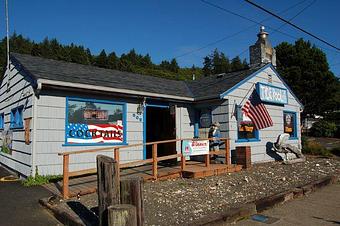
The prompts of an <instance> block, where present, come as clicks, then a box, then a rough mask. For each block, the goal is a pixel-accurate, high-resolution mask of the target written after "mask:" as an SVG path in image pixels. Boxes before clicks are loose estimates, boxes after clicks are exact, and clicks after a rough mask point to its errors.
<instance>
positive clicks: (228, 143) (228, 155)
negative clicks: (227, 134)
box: [225, 138, 231, 165]
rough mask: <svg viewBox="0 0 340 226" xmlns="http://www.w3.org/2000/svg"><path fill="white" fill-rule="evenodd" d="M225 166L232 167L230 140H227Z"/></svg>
mask: <svg viewBox="0 0 340 226" xmlns="http://www.w3.org/2000/svg"><path fill="white" fill-rule="evenodd" d="M225 164H227V165H230V164H231V161H230V139H229V138H227V139H226V140H225Z"/></svg>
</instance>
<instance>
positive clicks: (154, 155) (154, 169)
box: [152, 144, 158, 180]
mask: <svg viewBox="0 0 340 226" xmlns="http://www.w3.org/2000/svg"><path fill="white" fill-rule="evenodd" d="M157 167H158V166H157V144H153V145H152V175H153V178H154V179H155V180H157V177H158V172H157Z"/></svg>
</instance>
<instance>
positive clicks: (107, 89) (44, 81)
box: [38, 79, 194, 101]
mask: <svg viewBox="0 0 340 226" xmlns="http://www.w3.org/2000/svg"><path fill="white" fill-rule="evenodd" d="M39 83H42V84H46V85H55V86H63V87H71V88H80V89H89V90H98V91H105V92H114V93H123V94H130V95H139V96H149V97H161V98H169V99H174V100H186V101H194V98H191V97H180V96H174V95H167V94H160V93H150V92H144V91H135V90H128V89H119V88H110V87H104V86H95V85H87V84H81V83H73V82H62V81H55V80H49V79H38V84H39Z"/></svg>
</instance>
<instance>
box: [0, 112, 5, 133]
mask: <svg viewBox="0 0 340 226" xmlns="http://www.w3.org/2000/svg"><path fill="white" fill-rule="evenodd" d="M4 129H5V113H1V114H0V130H4Z"/></svg>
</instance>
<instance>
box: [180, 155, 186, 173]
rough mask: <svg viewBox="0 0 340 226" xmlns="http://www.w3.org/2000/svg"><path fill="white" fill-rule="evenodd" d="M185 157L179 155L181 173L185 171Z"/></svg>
mask: <svg viewBox="0 0 340 226" xmlns="http://www.w3.org/2000/svg"><path fill="white" fill-rule="evenodd" d="M185 161H186V160H185V156H184V155H183V153H182V154H181V170H182V171H183V170H184V169H185Z"/></svg>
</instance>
